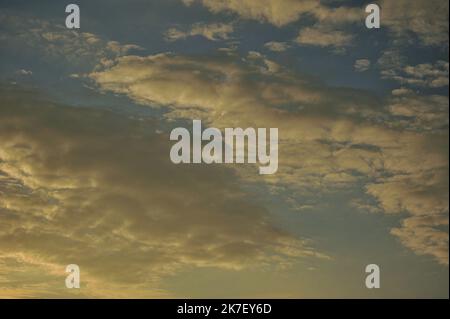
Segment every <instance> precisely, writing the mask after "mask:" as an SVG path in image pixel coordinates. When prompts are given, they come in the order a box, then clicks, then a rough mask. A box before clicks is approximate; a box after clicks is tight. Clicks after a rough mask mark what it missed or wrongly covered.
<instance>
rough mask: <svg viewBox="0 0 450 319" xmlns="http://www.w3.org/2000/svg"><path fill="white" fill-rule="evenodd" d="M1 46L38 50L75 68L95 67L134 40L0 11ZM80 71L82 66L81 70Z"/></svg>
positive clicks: (130, 46) (127, 49)
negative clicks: (105, 36) (115, 38)
mask: <svg viewBox="0 0 450 319" xmlns="http://www.w3.org/2000/svg"><path fill="white" fill-rule="evenodd" d="M0 26H1V29H0V46H5V47H16V48H23V49H24V50H30V49H31V50H32V51H33V52H34V51H35V50H38V51H39V53H40V54H41V56H42V59H47V60H48V59H52V61H53V62H55V61H57V62H63V63H65V64H67V65H69V66H70V67H71V68H80V67H83V68H85V70H91V69H92V68H93V67H100V66H101V65H102V63H101V62H102V61H105V60H112V59H115V58H117V57H118V56H122V55H125V54H127V53H129V52H130V51H132V50H139V49H141V48H140V47H139V46H137V45H133V44H121V43H119V42H117V41H108V40H106V39H103V38H101V37H99V36H97V35H95V34H93V33H89V32H77V31H73V30H70V29H67V28H66V27H65V26H62V25H58V24H51V23H49V22H48V21H45V20H41V19H38V18H29V17H25V16H14V15H8V14H7V13H6V12H5V13H1V14H0ZM78 71H79V70H78Z"/></svg>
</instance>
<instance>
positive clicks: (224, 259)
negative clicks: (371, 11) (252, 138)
mask: <svg viewBox="0 0 450 319" xmlns="http://www.w3.org/2000/svg"><path fill="white" fill-rule="evenodd" d="M75 3H76V4H77V5H78V6H79V7H80V22H81V26H80V28H79V29H68V28H66V26H65V20H66V16H67V13H65V6H66V5H67V4H69V3H64V2H61V1H50V0H42V1H30V0H27V1H23V0H14V1H8V0H1V1H0V297H1V298H448V297H449V278H448V277H449V276H448V275H449V268H448V242H449V234H448V225H449V197H448V193H449V189H448V187H449V159H448V153H449V99H448V85H449V80H448V79H449V64H448V50H449V44H448V43H449V42H448V20H449V17H448V11H449V8H448V6H449V3H448V1H446V0H396V1H393V0H380V1H373V2H370V1H356V0H351V1H346V0H323V1H316V0H314V1H313V0H239V1H238V0H164V1H162V0H130V1H126V2H125V1H118V0H109V1H106V0H98V1H97V0H96V1H82V0H78V1H76V2H75ZM369 3H377V4H378V5H379V6H380V8H381V28H380V29H368V28H366V25H365V18H366V15H367V14H366V13H365V7H366V5H367V4H369ZM194 119H196V120H201V121H202V123H203V125H204V126H205V127H215V128H219V129H224V128H227V127H232V128H236V127H241V128H247V127H253V128H278V129H279V167H278V171H277V172H276V174H273V175H260V174H258V167H257V165H251V164H245V165H242V164H239V165H237V164H226V165H224V164H213V165H206V164H195V165H194V164H192V165H188V164H186V165H175V164H174V163H172V162H171V160H170V157H169V153H170V149H171V147H172V145H173V141H170V138H169V136H170V132H171V130H172V129H173V128H175V127H180V126H181V127H186V128H188V129H190V128H191V127H192V120H194ZM69 264H77V265H78V266H79V267H80V273H81V288H80V289H67V288H66V287H65V278H66V276H67V273H66V272H65V269H66V266H67V265H69ZM369 264H376V265H378V266H379V268H380V277H381V287H380V288H379V289H367V287H366V286H365V278H366V276H367V274H366V273H365V268H366V266H367V265H369Z"/></svg>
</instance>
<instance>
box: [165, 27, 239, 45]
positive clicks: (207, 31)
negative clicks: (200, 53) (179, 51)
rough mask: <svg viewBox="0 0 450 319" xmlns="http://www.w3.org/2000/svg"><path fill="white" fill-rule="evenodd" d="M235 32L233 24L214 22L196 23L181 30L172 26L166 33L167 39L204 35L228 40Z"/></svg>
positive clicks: (217, 39) (173, 39)
mask: <svg viewBox="0 0 450 319" xmlns="http://www.w3.org/2000/svg"><path fill="white" fill-rule="evenodd" d="M233 32H234V27H233V25H232V24H226V23H212V24H204V23H197V24H194V25H193V26H192V27H191V28H190V29H189V30H187V31H181V30H179V29H177V28H170V29H169V30H167V31H166V33H165V34H164V36H165V38H166V40H167V41H176V40H182V39H186V38H188V37H193V36H202V37H204V38H206V39H208V40H211V41H219V40H228V39H229V38H230V34H231V33H233Z"/></svg>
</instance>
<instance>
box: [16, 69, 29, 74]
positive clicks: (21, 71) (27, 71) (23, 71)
mask: <svg viewBox="0 0 450 319" xmlns="http://www.w3.org/2000/svg"><path fill="white" fill-rule="evenodd" d="M16 74H18V75H32V74H33V72H32V71H30V70H25V69H20V70H17V71H16Z"/></svg>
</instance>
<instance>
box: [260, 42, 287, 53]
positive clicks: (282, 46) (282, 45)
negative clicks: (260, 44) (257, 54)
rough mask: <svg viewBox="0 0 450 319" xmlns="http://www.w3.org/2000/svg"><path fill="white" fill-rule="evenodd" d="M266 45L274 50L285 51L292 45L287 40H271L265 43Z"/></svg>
mask: <svg viewBox="0 0 450 319" xmlns="http://www.w3.org/2000/svg"><path fill="white" fill-rule="evenodd" d="M264 47H266V48H267V49H269V50H270V51H274V52H284V51H286V50H287V49H289V48H290V47H291V46H290V45H289V44H288V43H286V42H276V41H270V42H267V43H266V44H264Z"/></svg>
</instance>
